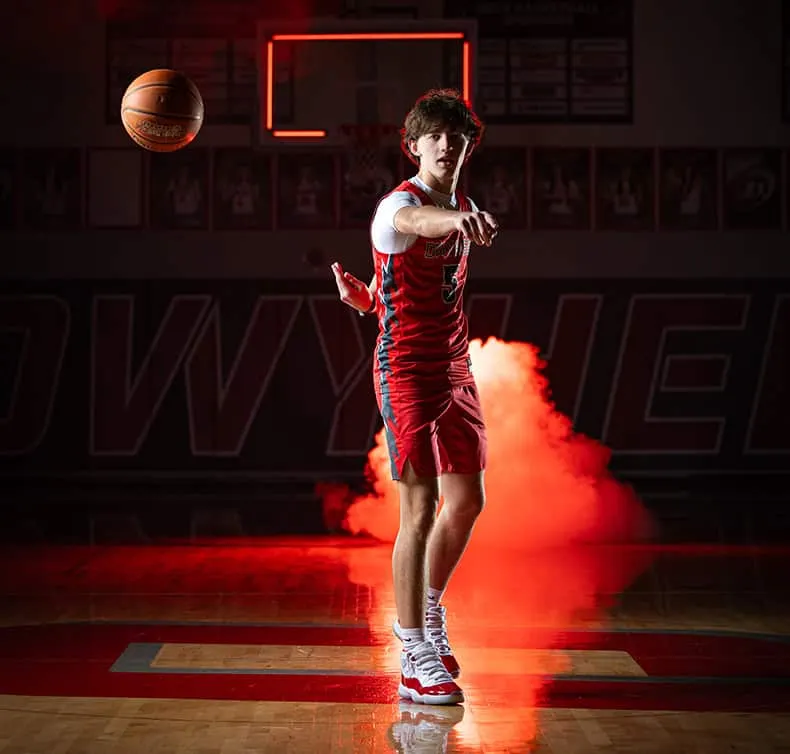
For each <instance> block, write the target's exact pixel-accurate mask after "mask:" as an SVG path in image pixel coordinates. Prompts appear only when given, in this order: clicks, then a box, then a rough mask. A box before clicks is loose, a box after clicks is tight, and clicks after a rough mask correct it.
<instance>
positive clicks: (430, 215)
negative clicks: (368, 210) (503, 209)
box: [393, 205, 499, 246]
mask: <svg viewBox="0 0 790 754" xmlns="http://www.w3.org/2000/svg"><path fill="white" fill-rule="evenodd" d="M393 225H394V227H395V230H397V231H398V232H399V233H405V234H407V235H414V236H422V237H423V238H442V237H444V236H446V235H448V234H449V233H452V232H453V231H456V230H457V231H460V232H461V233H462V234H463V236H464V238H468V239H469V240H470V241H471V242H472V243H474V244H477V245H478V246H490V245H491V242H492V241H493V240H494V237H495V236H496V234H497V232H498V231H499V223H498V222H497V221H496V219H495V218H494V217H493V215H491V214H490V213H488V212H480V211H476V212H458V211H456V210H451V209H443V208H442V207H435V206H432V205H424V206H420V207H401V208H400V209H399V210H398V211H397V212H396V213H395V216H394V218H393Z"/></svg>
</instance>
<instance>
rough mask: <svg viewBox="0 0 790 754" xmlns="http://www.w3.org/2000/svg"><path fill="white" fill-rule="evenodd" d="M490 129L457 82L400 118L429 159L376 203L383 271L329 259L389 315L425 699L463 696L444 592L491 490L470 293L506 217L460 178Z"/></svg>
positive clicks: (410, 655)
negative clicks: (472, 355) (479, 255)
mask: <svg viewBox="0 0 790 754" xmlns="http://www.w3.org/2000/svg"><path fill="white" fill-rule="evenodd" d="M482 131H483V127H482V125H481V123H480V121H479V120H478V119H477V116H476V115H475V114H474V113H473V112H472V111H471V110H470V109H469V108H468V106H467V105H466V104H465V103H464V101H463V100H462V99H461V98H460V96H459V94H458V93H457V92H455V91H453V90H431V91H429V92H427V93H426V94H425V95H423V96H422V97H420V99H418V100H417V102H416V103H415V105H414V107H413V108H412V110H411V111H410V112H409V113H408V115H407V116H406V120H405V123H404V127H403V130H402V135H403V147H404V150H405V151H406V152H407V154H408V155H409V157H410V158H411V160H412V161H413V162H414V163H415V164H416V165H417V166H418V172H417V175H415V176H414V177H413V178H411V179H409V180H408V181H404V182H403V183H401V184H400V185H399V186H396V187H395V189H394V190H393V191H392V192H390V193H389V194H387V195H385V196H384V197H383V198H382V199H381V201H380V202H379V204H378V206H377V208H376V211H375V213H374V216H373V222H372V224H371V241H372V246H373V264H374V269H375V274H374V277H373V280H372V281H371V283H370V285H369V286H366V285H365V284H364V283H363V282H362V281H360V280H358V279H357V278H356V277H354V276H353V275H351V274H350V273H347V272H344V271H343V269H342V268H341V266H340V265H339V264H337V263H335V264H334V265H333V266H332V269H333V272H334V274H335V282H336V283H337V287H338V291H339V293H340V298H341V300H342V301H344V302H345V303H346V304H348V305H349V306H352V307H353V308H355V309H356V310H358V311H359V312H360V313H373V312H375V313H376V315H377V317H378V320H379V335H378V339H377V343H376V349H375V354H374V366H373V373H374V384H375V390H376V398H377V401H378V405H379V409H380V411H381V416H382V419H383V421H384V429H385V434H386V438H387V446H388V450H389V456H390V463H391V473H392V477H393V479H394V480H396V482H397V485H398V491H399V500H400V528H399V532H398V536H397V538H396V541H395V546H394V548H393V554H392V567H393V580H394V586H395V601H396V607H397V612H398V620H397V621H396V622H395V625H394V631H395V634H396V636H398V638H399V639H400V640H401V641H402V642H403V651H402V653H401V683H400V686H399V688H398V693H399V695H400V696H401V697H403V698H405V699H411V700H412V701H414V702H422V703H427V704H455V703H458V702H461V701H463V693H462V691H461V689H460V688H459V686H458V685H457V683H456V682H455V681H454V680H453V679H454V677H457V676H458V674H459V672H460V669H459V667H458V663H457V662H456V660H455V657H454V656H453V653H452V650H451V649H450V645H449V643H448V638H447V628H446V623H445V615H446V613H445V609H444V606H443V605H442V604H441V598H442V594H443V593H444V590H445V588H446V586H447V582H448V581H449V579H450V576H451V574H452V572H453V571H454V569H455V567H456V565H457V564H458V562H459V560H460V558H461V555H462V554H463V552H464V550H465V548H466V545H467V542H468V540H469V536H470V534H471V532H472V527H473V526H474V524H475V521H476V519H477V516H478V515H479V513H480V511H481V510H482V508H483V502H484V489H483V469H484V467H485V461H486V434H485V427H484V424H483V417H482V412H481V409H480V402H479V399H478V394H477V388H476V385H475V380H474V377H473V376H472V372H471V365H470V359H469V353H468V337H467V322H466V317H465V315H464V312H463V300H462V299H463V289H464V284H465V283H466V275H467V262H468V254H469V249H470V244H475V245H477V246H490V245H491V242H492V241H493V239H494V237H495V236H496V234H497V230H498V224H497V221H496V220H495V219H494V217H493V216H492V215H490V214H489V213H488V212H481V211H480V210H479V209H478V208H477V207H476V206H475V205H474V204H473V203H472V201H471V200H470V199H468V198H467V197H466V196H464V195H463V193H461V192H460V191H457V190H456V186H457V184H458V178H459V175H460V171H461V169H462V167H463V165H464V163H465V162H466V160H467V158H468V157H469V155H470V154H471V152H472V150H473V149H474V148H475V146H476V145H477V144H478V142H479V141H480V137H481V135H482ZM440 489H441V494H442V496H443V498H444V504H443V506H442V509H441V511H440V512H439V514H438V516H437V515H436V514H437V506H438V501H439V491H440ZM426 566H427V569H426ZM426 570H427V575H428V581H427V585H426V582H425V577H426ZM426 586H427V594H426Z"/></svg>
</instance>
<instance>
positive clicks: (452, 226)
mask: <svg viewBox="0 0 790 754" xmlns="http://www.w3.org/2000/svg"><path fill="white" fill-rule="evenodd" d="M457 223H458V212H457V211H455V210H451V209H442V208H441V207H434V206H432V205H425V206H422V207H402V208H401V209H399V210H398V211H397V212H396V213H395V217H394V218H393V225H394V226H395V230H397V231H398V232H399V233H405V234H407V235H414V236H422V237H423V238H442V237H444V236H446V235H447V234H448V233H452V232H453V231H454V230H456V228H457Z"/></svg>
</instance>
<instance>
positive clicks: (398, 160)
mask: <svg viewBox="0 0 790 754" xmlns="http://www.w3.org/2000/svg"><path fill="white" fill-rule="evenodd" d="M789 154H790V150H786V151H784V152H783V151H782V150H781V149H779V148H775V147H765V148H725V149H715V148H680V149H677V148H663V147H652V148H651V147H648V148H591V147H562V148H559V147H533V148H527V147H499V146H490V147H488V146H487V147H483V148H481V149H480V150H479V151H478V152H477V153H476V154H475V155H474V156H473V158H472V160H471V161H470V164H469V166H468V168H467V170H466V174H465V178H464V186H463V188H464V190H465V191H466V192H467V193H468V194H469V196H471V198H472V199H473V200H474V201H475V203H476V204H477V205H478V206H479V207H480V208H482V209H487V210H488V211H490V212H492V213H493V214H494V215H495V216H497V218H498V219H499V221H500V223H501V224H502V226H503V227H505V228H511V229H523V230H535V231H543V230H547V231H548V230H586V231H644V232H647V231H654V230H659V231H683V230H685V231H716V230H780V229H787V228H788V222H790V157H789V156H788V155H789ZM414 172H415V170H414V167H413V166H412V165H411V163H410V162H409V161H408V159H407V158H406V157H405V155H403V154H402V153H401V151H400V150H399V149H398V148H394V147H393V148H389V149H383V150H381V151H380V152H374V153H370V152H366V153H365V155H364V156H361V155H354V154H351V153H343V154H341V153H337V152H334V151H331V150H328V149H327V150H314V151H306V150H305V151H262V150H255V149H249V148H235V147H234V148H188V149H185V150H183V151H181V152H176V153H171V154H161V155H160V154H149V153H145V152H143V151H142V150H138V149H135V148H121V149H115V148H109V149H89V150H80V149H36V150H34V149H30V150H23V151H22V152H19V151H15V150H10V149H0V228H3V229H6V230H8V229H29V230H68V229H72V230H76V229H80V228H84V227H90V228H107V229H112V228H152V229H160V230H168V229H174V230H176V229H184V230H188V229H194V230H217V231H226V230H227V231H229V230H248V231H267V230H281V229H282V230H300V229H333V228H366V227H367V226H368V224H369V222H370V218H371V215H372V213H373V211H374V209H375V206H376V203H377V201H378V199H379V198H380V197H381V196H382V195H383V194H384V193H386V192H387V191H388V190H390V189H391V188H393V187H394V186H395V185H397V183H399V182H400V181H401V180H402V179H404V178H405V177H407V176H410V175H412V174H413V173H414Z"/></svg>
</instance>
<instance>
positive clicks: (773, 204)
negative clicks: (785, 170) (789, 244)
mask: <svg viewBox="0 0 790 754" xmlns="http://www.w3.org/2000/svg"><path fill="white" fill-rule="evenodd" d="M722 161H723V173H724V175H723V179H724V180H723V189H722V191H723V197H722V201H723V213H724V227H725V228H727V229H729V230H775V229H779V228H781V226H782V153H781V151H780V150H779V149H772V148H759V147H758V148H745V149H725V150H724V154H723V157H722Z"/></svg>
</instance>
